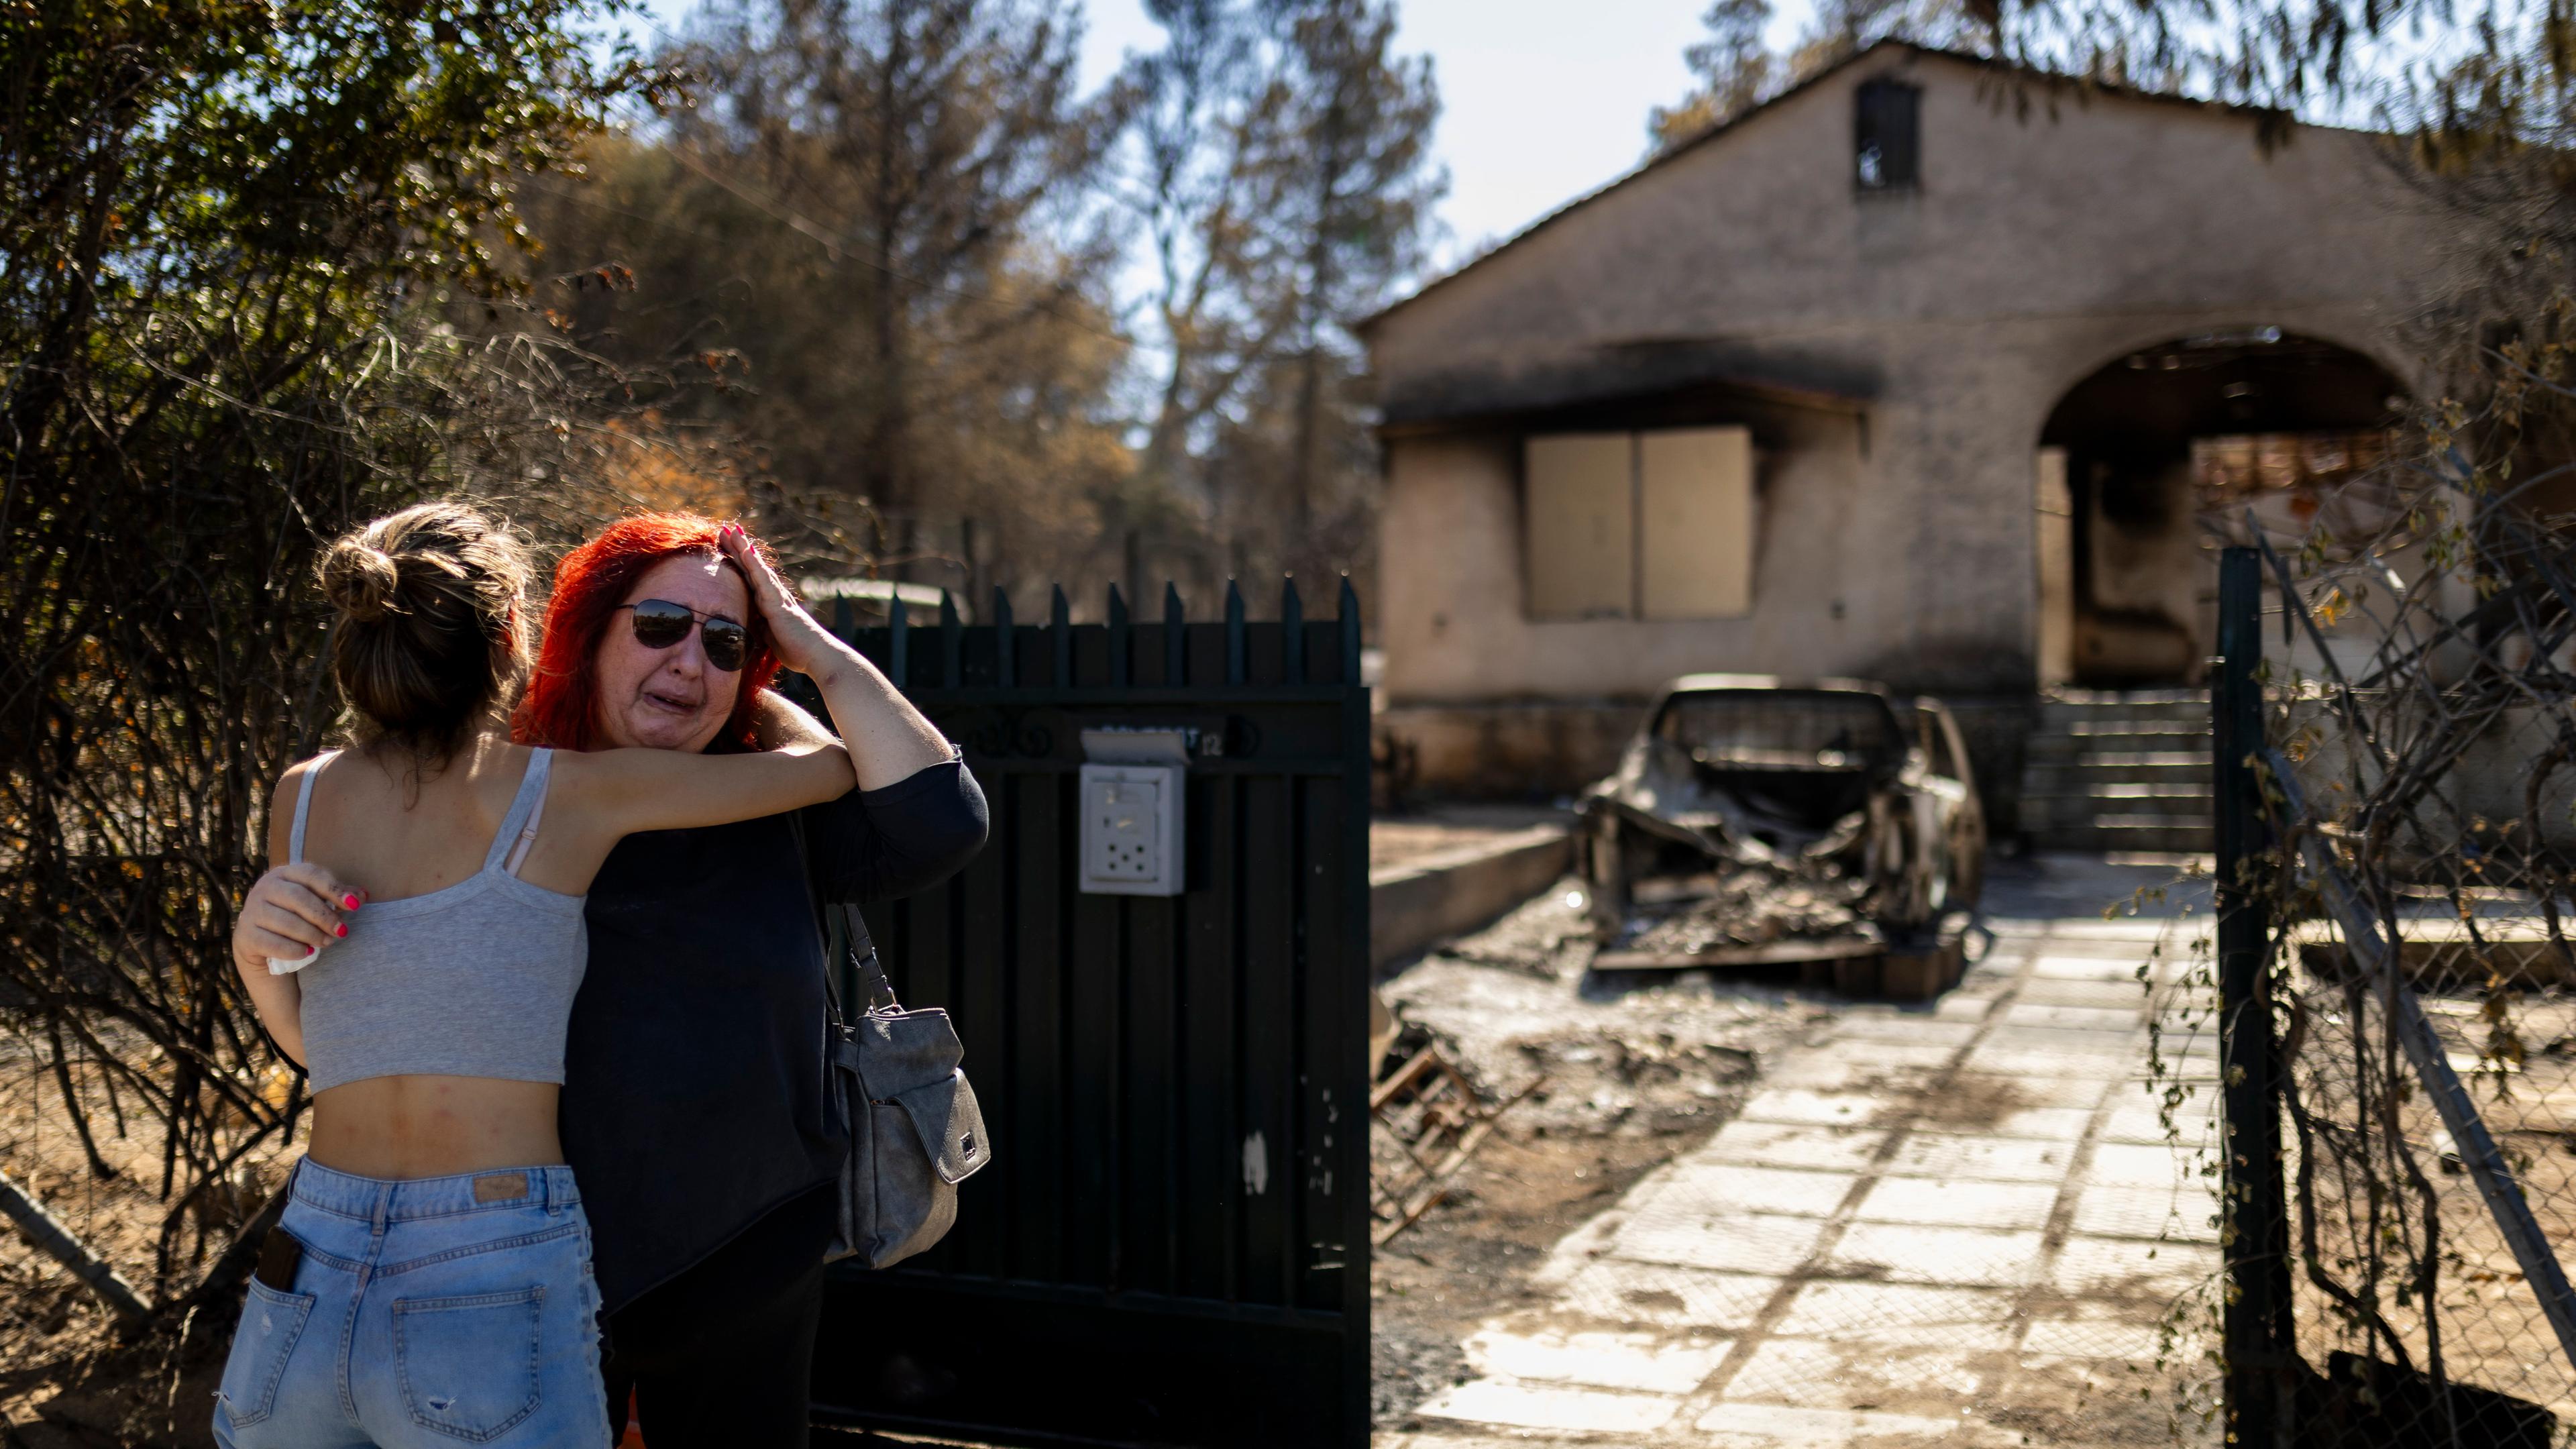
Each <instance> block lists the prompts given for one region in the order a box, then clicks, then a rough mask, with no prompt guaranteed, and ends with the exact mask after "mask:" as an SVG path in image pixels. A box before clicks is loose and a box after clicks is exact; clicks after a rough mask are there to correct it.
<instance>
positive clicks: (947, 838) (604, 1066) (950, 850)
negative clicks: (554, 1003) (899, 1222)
mask: <svg viewBox="0 0 2576 1449" xmlns="http://www.w3.org/2000/svg"><path fill="white" fill-rule="evenodd" d="M803 813H804V818H805V840H806V848H807V849H808V850H809V851H811V852H812V855H813V873H814V882H815V885H816V887H817V889H818V890H820V891H821V892H822V893H823V894H824V895H825V896H826V897H827V898H828V899H831V900H836V901H868V900H882V899H885V898H887V897H891V896H900V895H906V894H909V893H911V892H913V891H918V890H922V889H924V888H926V887H929V886H932V885H935V884H937V883H938V882H940V881H942V880H944V879H946V878H947V877H949V876H950V875H953V874H955V873H956V872H957V871H958V870H959V869H960V868H961V867H963V866H964V865H965V864H966V862H967V861H968V860H971V859H973V858H974V855H975V852H976V851H977V850H979V849H981V848H982V846H983V844H984V831H985V827H986V824H987V820H986V814H985V807H984V793H983V791H982V790H981V789H979V788H978V787H977V786H976V784H975V777H974V776H973V775H972V774H970V773H968V772H967V769H966V766H965V765H964V764H963V763H962V762H960V761H955V760H951V761H949V762H948V763H946V764H939V765H933V766H931V767H929V768H928V769H925V770H922V771H920V772H919V773H917V774H915V775H912V776H911V777H909V778H907V779H904V780H901V781H898V782H896V783H895V784H892V785H888V786H886V787H885V788H884V789H881V790H853V791H851V792H850V793H849V794H847V795H844V796H842V797H841V798H840V799H838V800H835V801H833V802H832V803H830V804H828V805H817V806H813V807H810V808H808V809H807V810H806V811H804V812H803ZM587 915H588V918H589V923H590V966H589V970H588V971H587V973H586V974H585V975H584V976H583V977H582V983H581V991H580V994H579V995H577V996H575V997H574V998H573V1005H572V1027H571V1032H570V1034H569V1036H568V1038H567V1040H566V1042H565V1048H564V1089H563V1106H562V1116H561V1126H562V1132H563V1147H564V1157H565V1159H566V1160H567V1161H569V1162H570V1163H571V1164H572V1168H573V1175H574V1177H575V1178H576V1179H577V1180H578V1181H579V1182H580V1184H581V1199H582V1206H583V1208H584V1210H585V1211H586V1212H587V1214H588V1216H589V1218H590V1227H591V1235H592V1249H591V1253H592V1262H593V1266H594V1268H595V1271H596V1272H597V1274H598V1277H599V1293H600V1299H601V1303H602V1306H603V1307H604V1308H605V1309H606V1310H607V1311H610V1312H614V1311H616V1310H617V1309H618V1308H620V1307H622V1306H624V1305H625V1304H626V1303H627V1302H629V1301H631V1300H632V1299H633V1298H635V1297H636V1295H638V1294H640V1293H642V1292H644V1291H645V1290H646V1289H648V1288H651V1287H653V1286H654V1285H655V1284H657V1283H661V1282H663V1281H664V1280H666V1279H668V1278H670V1277H671V1276H672V1275H673V1274H676V1273H678V1272H680V1271H681V1270H682V1269H685V1268H687V1267H688V1266H689V1265H691V1264H693V1263H695V1262H697V1261H699V1260H700V1259H702V1258H704V1257H706V1256H707V1255H708V1254H709V1253H712V1252H714V1251H715V1250H716V1249H718V1248H720V1247H722V1246H724V1245H725V1244H726V1243H727V1242H728V1241H730V1240H731V1239H732V1238H733V1237H734V1235H735V1234H737V1233H739V1232H741V1231H742V1230H743V1229H744V1228H746V1227H748V1226H750V1225H751V1224H752V1223H754V1222H755V1221H757V1220H759V1219H760V1218H761V1217H762V1215H763V1214H765V1213H767V1212H769V1211H770V1210H771V1209H772V1208H775V1207H777V1206H779V1205H780V1204H782V1203H785V1202H787V1201H788V1200H789V1199H791V1198H794V1197H796V1196H797V1195H798V1194H799V1193H800V1192H801V1191H803V1190H804V1189H807V1188H810V1187H813V1186H814V1185H815V1184H817V1183H820V1182H825V1181H828V1180H829V1179H831V1178H832V1177H833V1176H834V1175H835V1174H837V1173H838V1172H839V1170H840V1165H841V1159H842V1155H843V1153H844V1152H845V1151H847V1144H846V1143H845V1142H843V1141H841V1140H839V1138H838V1137H837V1136H836V1135H835V1134H834V1133H833V1131H832V1130H831V1129H830V1128H828V1127H827V1126H826V1125H825V1123H826V1120H827V1119H826V1118H825V1115H824V1111H823V1104H824V1095H823V1094H824V1091H825V1071H824V1065H823V1053H824V1011H823V942H822V935H821V930H820V927H819V926H818V925H817V924H816V921H815V916H814V907H813V904H812V900H811V898H810V897H809V896H808V894H807V892H806V887H805V881H804V879H803V874H802V869H801V867H800V866H799V864H798V861H797V856H796V842H795V837H794V834H793V832H791V831H790V830H789V828H788V817H787V816H785V815H773V816H769V817H768V818H766V819H761V820H746V821H740V822H737V823H735V824H732V825H713V826H707V827H704V828H702V829H697V830H657V831H649V832H645V833H642V834H636V835H630V836H628V837H626V839H625V840H623V841H622V842H620V843H619V844H618V846H617V848H616V849H615V850H613V851H610V852H609V855H608V859H607V861H606V862H605V863H604V864H602V865H601V866H600V868H599V875H598V877H597V879H595V880H594V881H593V882H592V883H591V887H590V904H589V907H588V910H587ZM797 1216H798V1218H799V1220H800V1221H801V1222H809V1223H810V1224H811V1226H810V1227H808V1228H806V1229H804V1230H803V1231H810V1232H812V1233H814V1234H815V1235H816V1237H815V1241H814V1243H813V1245H812V1253H813V1256H814V1257H818V1258H819V1257H820V1256H821V1254H822V1252H823V1250H824V1248H825V1245H826V1243H827V1242H828V1240H829V1237H830V1232H831V1222H830V1219H829V1217H828V1215H819V1216H818V1215H815V1214H800V1215H797ZM800 1235H801V1234H800ZM799 1251H800V1252H801V1251H802V1250H801V1249H800V1250H799Z"/></svg>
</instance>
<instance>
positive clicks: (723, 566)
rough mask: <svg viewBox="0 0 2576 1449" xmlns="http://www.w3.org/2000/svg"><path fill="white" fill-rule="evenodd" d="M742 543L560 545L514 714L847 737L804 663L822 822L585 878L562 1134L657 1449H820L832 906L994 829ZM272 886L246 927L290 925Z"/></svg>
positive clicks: (570, 744) (660, 521) (660, 846)
mask: <svg viewBox="0 0 2576 1449" xmlns="http://www.w3.org/2000/svg"><path fill="white" fill-rule="evenodd" d="M721 532H722V530H721V529H720V527H719V525H717V524H716V523H714V522H712V521H710V520H708V519H704V518H698V517H694V516H691V515H687V514H674V513H654V514H642V515H638V516H634V517H630V518H625V519H620V520H619V521H617V522H616V523H613V524H610V525H609V526H608V527H607V528H606V529H605V530H603V531H602V532H601V533H600V535H599V536H598V537H596V538H594V539H592V540H590V541H589V542H588V543H585V544H583V545H582V546H580V547H579V548H576V549H574V550H573V551H572V552H571V553H568V554H566V555H565V556H564V558H563V561H562V562H561V563H560V564H558V565H557V566H556V570H555V585H554V593H553V597H552V598H551V600H550V601H549V603H548V605H547V610H546V623H545V637H544V640H543V642H542V644H541V645H540V646H539V650H538V656H537V667H536V670H535V673H534V677H533V678H532V679H531V681H530V683H529V685H528V688H527V691H526V693H525V695H524V696H523V697H522V698H521V700H520V701H519V704H518V707H517V710H516V712H515V713H514V715H513V717H512V724H513V733H514V734H515V735H516V737H517V739H518V741H519V742H520V743H522V744H529V745H551V746H555V747H557V748H561V749H570V750H593V749H605V748H612V747H618V748H623V747H646V748H655V749H666V750H686V751H690V752H693V753H694V752H726V751H738V750H755V749H762V748H777V747H782V746H787V745H791V744H796V743H800V742H807V741H819V740H826V739H829V738H830V737H829V736H828V735H827V734H825V733H824V731H823V730H822V728H821V726H819V725H818V724H816V723H815V722H814V720H813V719H812V717H810V716H808V715H807V714H805V712H804V711H802V710H800V709H798V708H797V707H796V706H795V705H793V704H791V703H789V702H788V701H787V700H785V699H782V698H781V697H779V695H778V694H776V693H775V692H774V691H772V690H770V689H769V688H768V685H769V684H770V682H771V680H772V679H774V678H775V677H776V675H777V673H778V670H779V668H780V666H781V664H782V662H784V663H785V664H786V665H788V666H789V667H792V668H795V669H797V670H798V671H799V672H801V673H803V674H805V675H806V676H807V677H809V678H810V679H812V680H813V681H814V683H815V685H816V686H817V687H818V688H819V689H820V690H821V691H822V694H823V698H824V700H825V702H826V703H827V704H828V705H829V706H830V708H831V712H832V717H833V719H834V720H835V721H837V722H839V723H840V724H841V725H842V726H843V734H842V740H841V742H842V743H843V744H845V745H846V746H847V747H848V749H849V754H850V758H851V762H852V764H853V765H854V766H855V767H856V779H857V784H858V788H856V789H854V790H852V791H851V792H850V793H848V794H847V795H844V796H842V797H841V798H840V799H838V800H835V801H832V802H830V803H828V804H824V805H817V806H810V807H808V808H806V809H804V810H801V811H796V812H792V813H791V814H788V815H773V816H769V817H767V818H765V819H758V820H747V821H741V822H738V823H736V824H732V825H721V826H714V827H709V828H704V829H692V830H665V831H655V832H651V833H647V834H638V835H630V836H627V837H626V838H625V839H624V840H623V841H622V842H621V843H620V844H619V845H618V846H617V847H616V848H615V850H613V851H612V852H611V853H610V854H609V856H608V859H607V861H606V863H605V864H603V865H602V866H601V867H600V869H599V874H598V876H597V877H596V879H594V880H593V882H592V884H591V888H590V896H589V901H588V905H587V908H586V911H585V918H586V921H587V924H588V928H589V940H590V947H589V951H590V955H589V966H588V970H587V971H586V973H585V974H584V976H583V978H582V983H581V988H580V992H579V994H578V995H577V996H576V997H575V998H574V1000H573V1008H572V1022H571V1028H570V1032H569V1036H568V1040H567V1042H566V1046H565V1054H564V1086H563V1094H562V1097H561V1105H560V1123H559V1126H560V1130H561V1135H562V1142H563V1150H564V1156H565V1158H566V1159H567V1160H568V1161H569V1162H570V1163H571V1164H572V1167H573V1171H574V1173H575V1175H576V1176H577V1178H578V1179H579V1181H580V1183H581V1190H582V1198H583V1202H584V1205H585V1206H586V1207H587V1209H588V1211H589V1214H590V1225H591V1233H592V1263H593V1267H594V1270H595V1272H596V1274H597V1277H598V1285H599V1293H600V1302H601V1305H602V1312H601V1327H602V1328H603V1330H604V1332H605V1343H604V1348H605V1360H604V1363H603V1365H602V1367H603V1371H604V1374H605V1377H606V1379H607V1387H608V1394H609V1406H610V1410H611V1413H610V1420H611V1422H612V1423H618V1422H622V1421H623V1418H624V1411H625V1407H626V1404H627V1402H628V1397H629V1394H630V1392H631V1393H632V1395H633V1398H634V1402H635V1404H636V1406H637V1409H638V1411H639V1413H640V1416H641V1418H642V1420H643V1426H644V1432H645V1435H646V1437H647V1439H648V1441H649V1442H650V1443H651V1444H652V1446H653V1449H693V1446H700V1445H707V1446H715V1445H722V1446H727V1449H736V1446H743V1449H751V1446H771V1445H803V1444H804V1443H806V1426H807V1407H808V1400H809V1398H810V1393H809V1390H810V1386H811V1377H812V1360H813V1348H814V1335H815V1329H816V1324H817V1320H818V1318H819V1316H820V1313H821V1307H822V1291H823V1255H824V1253H825V1252H827V1251H828V1250H829V1246H830V1243H831V1240H832V1234H833V1228H834V1226H835V1224H834V1216H835V1213H836V1210H837V1208H838V1199H837V1196H836V1194H835V1192H834V1189H833V1184H834V1182H835V1180H836V1178H837V1176H838V1174H839V1171H840V1166H841V1163H842V1161H843V1159H844V1157H845V1156H846V1155H847V1152H848V1150H849V1148H848V1143H847V1142H845V1141H843V1140H840V1138H839V1136H838V1133H837V1131H836V1129H834V1128H833V1127H832V1126H830V1125H829V1119H828V1118H827V1117H826V1115H825V1111H824V1107H825V1102H826V1096H825V1093H826V1090H827V1085H826V1069H825V1059H824V1040H825V1038H824V1033H825V1020H826V1018H825V1009H824V961H823V942H822V937H821V930H820V927H819V925H818V923H817V911H816V902H817V901H818V900H830V901H869V900H881V899H885V898H888V897H892V896H899V895H906V894H910V893H911V892H914V891H917V890H921V889H923V888H925V887H927V886H930V885H932V884H935V883H937V882H938V881H940V880H943V879H945V878H946V877H948V876H949V875H951V874H953V873H954V872H956V871H957V870H958V869H960V868H961V867H963V866H964V865H965V863H966V862H967V861H968V860H969V859H971V858H972V857H973V856H974V854H975V852H976V851H977V850H978V849H980V848H981V847H982V845H983V842H984V832H985V824H986V816H985V807H984V797H983V794H982V792H981V791H980V790H979V789H978V788H977V786H976V784H975V778H974V776H972V775H971V774H969V773H967V771H966V767H965V764H964V762H963V761H962V759H961V758H960V757H959V755H958V752H957V751H956V749H955V748H954V747H953V746H951V745H950V744H949V742H948V741H947V740H946V739H945V738H944V737H942V736H941V735H940V733H939V731H938V730H937V728H935V727H934V726H933V725H932V724H931V723H930V721H929V720H927V719H925V718H923V717H922V715H921V713H920V711H918V710H916V709H914V708H913V707H912V705H911V704H910V703H909V702H908V701H906V700H905V699H904V698H903V696H902V695H901V694H899V693H898V692H896V690H895V688H894V686H893V685H892V684H891V683H889V682H888V681H887V679H886V677H885V676H884V675H883V674H882V673H880V672H878V670H877V669H876V667H875V666H874V665H872V664H870V663H869V662H868V661H867V660H866V659H864V658H862V657H861V656H860V655H859V653H858V651H856V650H854V649H852V648H850V647H849V646H848V645H847V644H845V643H843V642H842V641H840V640H839V639H837V638H834V637H833V636H832V635H831V634H830V632H829V631H827V630H825V629H823V628H822V627H821V626H820V625H818V624H817V623H815V621H814V620H813V618H812V617H811V616H810V615H808V614H807V613H806V612H805V610H804V609H803V607H802V606H801V605H799V604H798V602H797V600H796V596H795V594H794V593H793V591H791V590H789V589H788V588H786V587H785V585H784V584H782V583H781V582H780V580H779V578H778V576H777V573H776V571H775V570H774V569H773V568H772V566H771V563H770V560H769V556H768V553H767V550H766V549H764V548H761V547H759V546H758V545H757V544H754V546H753V547H751V548H749V549H744V550H740V551H739V552H740V557H741V560H742V561H741V562H737V561H736V559H735V558H734V557H732V556H728V554H727V553H726V552H725V551H724V550H723V549H721V548H719V547H718V539H719V537H720V535H721ZM800 827H801V834H802V836H803V843H802V849H801V850H800V848H799V841H798V835H799V833H800ZM280 888H281V889H285V888H288V887H280ZM265 889H267V882H265V881H263V882H262V886H261V887H260V888H258V889H255V890H254V891H253V894H252V899H251V900H250V901H248V902H246V903H245V906H244V915H245V917H246V918H248V917H252V916H254V915H256V914H257V913H259V912H262V911H265V910H268V909H272V908H275V907H276V906H277V904H278V903H275V902H269V901H266V900H264V898H263V896H262V891H264V890H265Z"/></svg>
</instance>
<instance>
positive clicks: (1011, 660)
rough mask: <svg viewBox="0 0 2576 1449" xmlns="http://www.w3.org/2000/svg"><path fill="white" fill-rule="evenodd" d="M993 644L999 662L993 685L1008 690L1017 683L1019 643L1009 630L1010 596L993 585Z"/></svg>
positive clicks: (998, 585)
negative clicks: (997, 650)
mask: <svg viewBox="0 0 2576 1449" xmlns="http://www.w3.org/2000/svg"><path fill="white" fill-rule="evenodd" d="M993 642H994V643H995V644H996V645H998V646H1000V647H999V655H1000V662H1001V667H1000V671H999V673H997V674H996V675H995V676H994V683H996V684H999V685H1000V686H1001V687H1002V688H1004V689H1010V688H1012V687H1014V686H1015V685H1017V684H1018V683H1019V672H1020V641H1019V637H1018V635H1016V634H1014V633H1013V632H1012V630H1011V596H1010V595H1009V594H1008V593H1006V592H1004V591H1003V589H1002V586H1001V585H1000V584H995V585H993Z"/></svg>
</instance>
